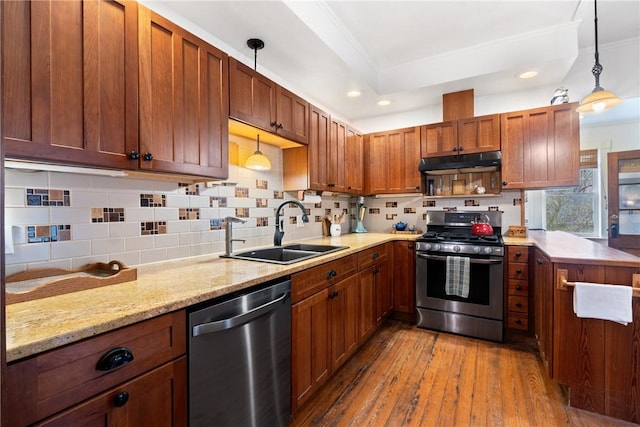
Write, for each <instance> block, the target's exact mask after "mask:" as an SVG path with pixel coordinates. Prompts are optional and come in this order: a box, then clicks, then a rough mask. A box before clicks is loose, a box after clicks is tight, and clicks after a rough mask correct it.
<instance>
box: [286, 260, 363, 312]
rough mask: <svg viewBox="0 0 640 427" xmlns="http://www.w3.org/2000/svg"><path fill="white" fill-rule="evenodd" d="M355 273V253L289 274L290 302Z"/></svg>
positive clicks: (294, 301) (300, 299)
mask: <svg viewBox="0 0 640 427" xmlns="http://www.w3.org/2000/svg"><path fill="white" fill-rule="evenodd" d="M355 273H356V255H349V256H346V257H343V258H340V259H337V260H335V261H330V262H327V263H325V264H322V265H319V266H317V267H312V268H310V269H308V270H305V271H301V272H300V273H296V274H294V275H292V276H291V302H292V303H293V304H295V303H296V302H298V301H302V300H303V299H305V298H307V297H310V296H311V295H313V294H315V293H317V292H319V291H321V290H323V289H325V288H327V287H329V286H331V285H333V284H335V283H338V282H339V281H341V280H343V279H346V278H347V277H349V276H351V275H352V274H355Z"/></svg>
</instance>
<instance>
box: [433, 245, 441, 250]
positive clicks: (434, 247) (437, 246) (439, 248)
mask: <svg viewBox="0 0 640 427" xmlns="http://www.w3.org/2000/svg"><path fill="white" fill-rule="evenodd" d="M433 250H434V251H439V250H442V245H441V244H440V243H436V244H435V245H433Z"/></svg>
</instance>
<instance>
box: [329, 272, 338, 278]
mask: <svg viewBox="0 0 640 427" xmlns="http://www.w3.org/2000/svg"><path fill="white" fill-rule="evenodd" d="M337 275H338V273H337V272H336V271H335V270H329V271H327V279H333V278H334V277H336V276H337Z"/></svg>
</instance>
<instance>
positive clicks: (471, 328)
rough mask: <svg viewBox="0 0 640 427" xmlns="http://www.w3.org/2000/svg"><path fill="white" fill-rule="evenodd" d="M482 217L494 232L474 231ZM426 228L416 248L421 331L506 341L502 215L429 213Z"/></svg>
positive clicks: (485, 230) (475, 212)
mask: <svg viewBox="0 0 640 427" xmlns="http://www.w3.org/2000/svg"><path fill="white" fill-rule="evenodd" d="M485 215H486V216H485ZM480 218H483V219H484V221H485V222H486V220H488V223H489V224H490V225H491V227H483V228H474V227H473V226H474V224H475V223H477V222H478V220H479V219H480ZM426 225H427V229H426V233H425V234H424V235H422V236H421V237H420V238H418V239H417V247H416V305H417V311H418V326H419V327H422V328H427V329H436V330H440V331H446V332H452V333H457V334H462V335H467V336H472V337H477V338H483V339H488V340H492V341H502V339H503V311H504V309H503V294H504V288H503V264H504V242H503V240H502V235H501V228H502V213H501V212H496V211H473V212H469V211H466V212H457V211H427V224H426ZM491 228H492V229H493V230H490V229H491ZM472 230H473V231H474V232H476V233H477V232H478V231H479V230H481V231H482V232H483V233H486V232H487V230H489V231H492V234H487V235H476V234H474V233H472ZM465 279H466V280H465ZM456 286H458V288H456Z"/></svg>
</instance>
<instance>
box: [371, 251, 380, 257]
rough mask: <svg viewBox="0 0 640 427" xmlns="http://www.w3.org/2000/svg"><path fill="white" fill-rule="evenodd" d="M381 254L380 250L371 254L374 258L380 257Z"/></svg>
mask: <svg viewBox="0 0 640 427" xmlns="http://www.w3.org/2000/svg"><path fill="white" fill-rule="evenodd" d="M379 256H380V254H378V252H374V253H373V255H371V258H372V259H378V257H379Z"/></svg>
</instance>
